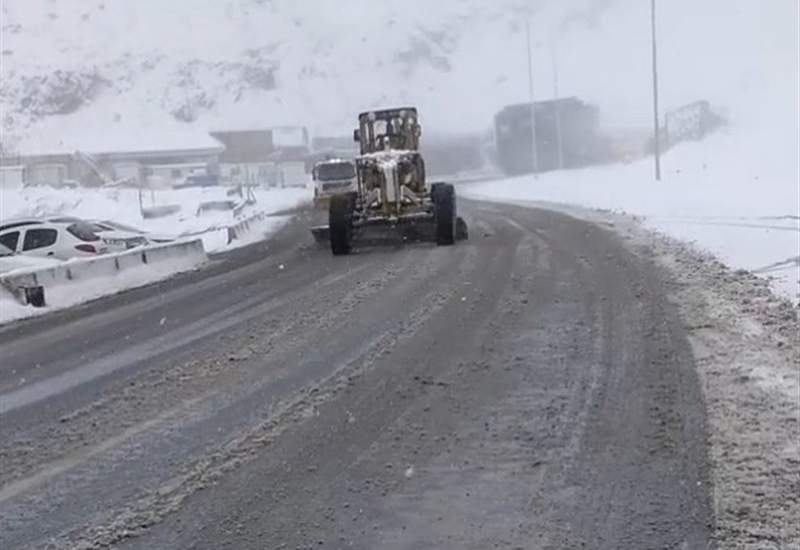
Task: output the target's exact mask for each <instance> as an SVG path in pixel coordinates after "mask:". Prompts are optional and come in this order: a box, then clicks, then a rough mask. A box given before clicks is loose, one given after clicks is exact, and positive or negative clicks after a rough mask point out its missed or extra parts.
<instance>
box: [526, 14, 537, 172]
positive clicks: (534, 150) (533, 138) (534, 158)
mask: <svg viewBox="0 0 800 550" xmlns="http://www.w3.org/2000/svg"><path fill="white" fill-rule="evenodd" d="M525 36H526V38H527V41H528V98H529V101H530V103H531V161H532V165H533V176H534V177H536V175H537V174H538V173H539V151H538V150H537V149H538V148H537V144H536V106H535V105H534V102H533V53H532V51H531V22H530V21H526V22H525Z"/></svg>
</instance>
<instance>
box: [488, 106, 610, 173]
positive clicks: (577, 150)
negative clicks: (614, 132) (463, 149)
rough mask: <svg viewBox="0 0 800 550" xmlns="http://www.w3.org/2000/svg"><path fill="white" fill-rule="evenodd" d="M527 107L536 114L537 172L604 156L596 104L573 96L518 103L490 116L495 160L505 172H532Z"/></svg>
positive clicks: (592, 162) (593, 162) (576, 166)
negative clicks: (492, 116)
mask: <svg viewBox="0 0 800 550" xmlns="http://www.w3.org/2000/svg"><path fill="white" fill-rule="evenodd" d="M531 109H533V110H534V112H535V114H536V154H537V169H536V171H537V172H546V171H549V170H558V169H561V168H578V167H581V166H587V165H590V164H596V163H599V162H602V161H603V160H604V159H605V157H606V156H607V155H605V154H604V152H603V151H604V149H605V148H607V147H606V146H605V140H604V139H603V137H602V136H601V135H600V134H599V132H598V110H597V107H595V106H593V105H589V104H587V103H584V102H582V101H581V100H579V99H577V98H574V97H569V98H562V99H552V100H548V101H537V102H535V103H533V104H531V103H519V104H516V105H508V106H506V107H504V108H503V109H502V110H501V111H499V112H498V113H497V114H496V115H495V117H494V149H495V161H496V164H497V166H498V168H500V169H501V170H502V171H503V172H505V173H506V174H508V175H518V174H526V173H530V172H533V171H534V162H533V147H532V136H533V131H532V128H531V121H532V116H531ZM559 136H560V140H559ZM559 141H560V146H559Z"/></svg>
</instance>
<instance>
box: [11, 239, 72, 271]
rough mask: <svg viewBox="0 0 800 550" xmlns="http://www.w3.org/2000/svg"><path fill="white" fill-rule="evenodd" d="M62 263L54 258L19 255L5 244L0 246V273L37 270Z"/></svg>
mask: <svg viewBox="0 0 800 550" xmlns="http://www.w3.org/2000/svg"><path fill="white" fill-rule="evenodd" d="M60 263H61V262H60V261H59V260H54V259H52V258H39V257H37V256H25V255H23V254H17V253H15V252H14V251H13V250H11V249H10V248H8V247H7V246H6V245H4V244H0V273H8V272H9V271H14V270H16V269H35V268H43V267H53V266H56V265H58V264H60Z"/></svg>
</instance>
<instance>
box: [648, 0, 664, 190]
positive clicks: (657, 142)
mask: <svg viewBox="0 0 800 550" xmlns="http://www.w3.org/2000/svg"><path fill="white" fill-rule="evenodd" d="M650 30H651V38H652V42H653V148H654V151H653V153H654V157H655V163H656V181H661V135H660V131H659V127H658V55H657V50H656V0H650Z"/></svg>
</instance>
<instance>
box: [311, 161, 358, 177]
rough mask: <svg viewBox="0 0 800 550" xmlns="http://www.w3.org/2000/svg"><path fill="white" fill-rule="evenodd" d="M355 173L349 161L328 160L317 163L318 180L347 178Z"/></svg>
mask: <svg viewBox="0 0 800 550" xmlns="http://www.w3.org/2000/svg"><path fill="white" fill-rule="evenodd" d="M355 175H356V170H355V166H353V163H351V162H330V163H327V162H326V163H323V164H319V165H317V179H318V180H320V181H335V180H347V179H351V178H354V177H355Z"/></svg>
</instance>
